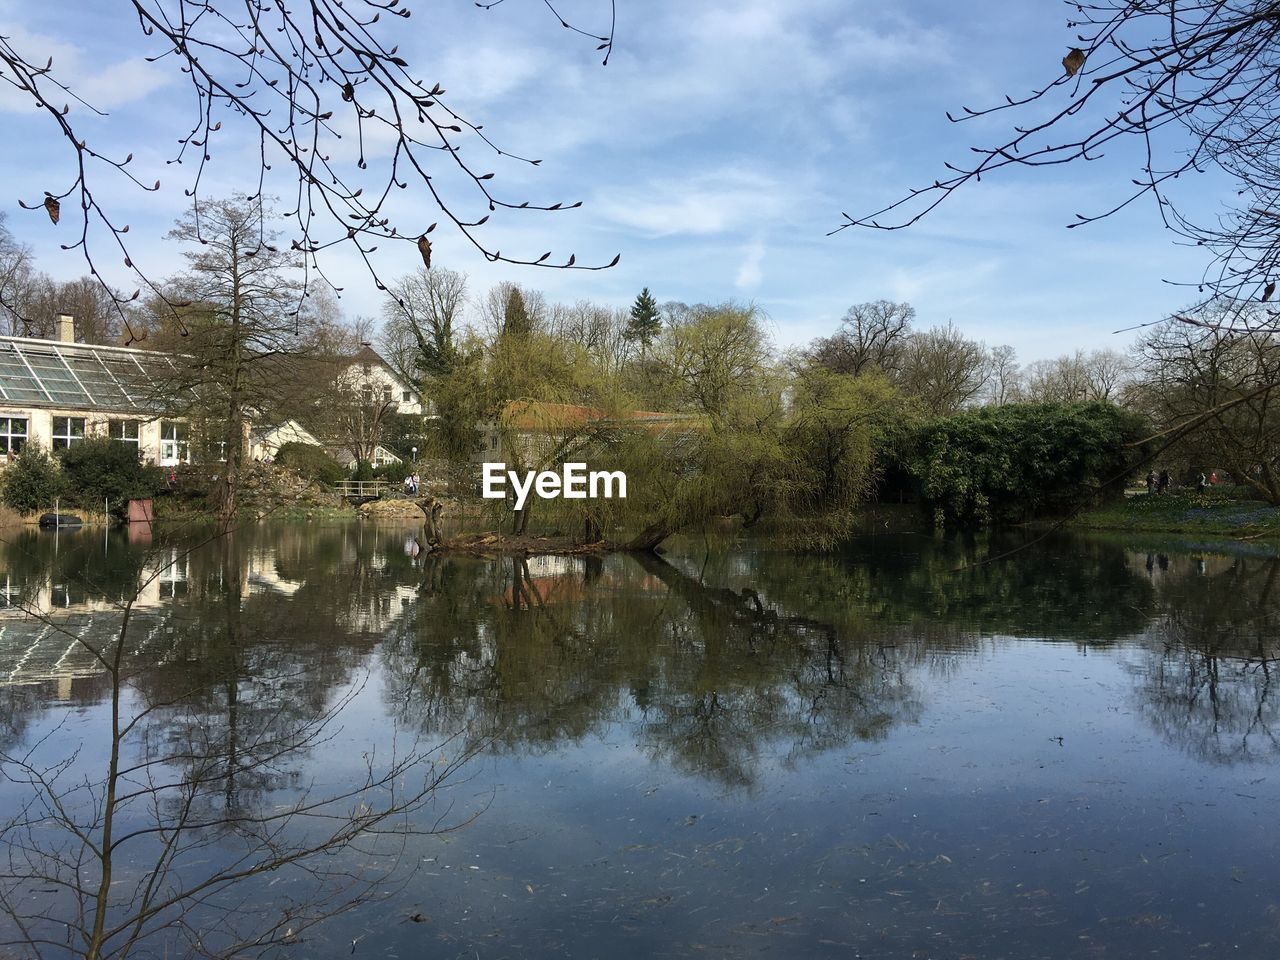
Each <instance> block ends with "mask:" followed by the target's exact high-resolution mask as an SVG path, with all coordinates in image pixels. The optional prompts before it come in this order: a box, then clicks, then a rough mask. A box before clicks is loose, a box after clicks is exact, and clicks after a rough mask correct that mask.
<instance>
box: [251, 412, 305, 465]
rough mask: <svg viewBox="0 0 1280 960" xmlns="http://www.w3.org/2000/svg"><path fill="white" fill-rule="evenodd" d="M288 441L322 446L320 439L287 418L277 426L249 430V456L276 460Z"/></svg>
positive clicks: (257, 458) (256, 458) (255, 458)
mask: <svg viewBox="0 0 1280 960" xmlns="http://www.w3.org/2000/svg"><path fill="white" fill-rule="evenodd" d="M286 443H305V444H307V445H308V446H311V447H319V446H322V444H321V443H320V441H319V440H317V439H316V438H315V436H313V435H312V433H311V432H310V431H309V430H307V428H306V427H304V426H303V425H302V424H300V423H298V421H296V420H286V421H285V422H284V423H280V424H276V425H275V426H271V427H268V426H263V427H259V428H256V429H251V430H250V431H249V457H250V458H251V459H253V460H266V459H267V458H268V457H270V458H271V459H272V460H274V459H275V458H276V456H277V454H279V453H280V448H281V447H282V446H284V445H285V444H286Z"/></svg>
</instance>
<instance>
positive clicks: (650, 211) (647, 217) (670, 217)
mask: <svg viewBox="0 0 1280 960" xmlns="http://www.w3.org/2000/svg"><path fill="white" fill-rule="evenodd" d="M782 207H783V203H782V197H781V196H780V187H779V184H778V183H777V182H776V181H774V180H773V179H772V178H770V177H767V176H764V175H762V174H759V173H755V172H752V171H749V170H740V169H734V168H727V169H722V170H719V171H715V172H712V173H708V174H705V175H702V176H698V177H693V178H689V179H661V180H651V181H649V182H648V183H647V184H645V185H643V186H640V187H633V188H630V189H626V188H624V189H623V190H622V191H621V192H617V193H614V194H612V195H609V196H605V197H599V198H597V199H596V200H594V201H593V203H592V209H593V211H594V212H596V213H597V214H599V215H600V216H603V217H605V218H606V219H608V220H611V221H613V222H614V223H615V224H617V225H619V226H622V227H627V228H630V229H633V230H640V231H642V232H644V233H646V234H648V235H650V236H651V237H670V236H680V235H686V236H687V235H695V236H708V235H712V234H719V233H725V232H728V231H730V230H735V229H740V228H742V227H746V226H751V225H756V224H759V223H761V222H762V221H766V220H769V219H771V218H772V217H774V216H777V214H778V213H779V212H780V211H781V210H782Z"/></svg>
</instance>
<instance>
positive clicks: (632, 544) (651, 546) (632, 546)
mask: <svg viewBox="0 0 1280 960" xmlns="http://www.w3.org/2000/svg"><path fill="white" fill-rule="evenodd" d="M673 533H675V531H674V530H672V529H671V528H670V527H669V526H668V525H667V524H665V523H653V524H650V525H649V526H647V527H645V528H644V529H643V530H641V531H640V532H639V533H638V534H636V535H635V536H634V537H632V538H631V540H630V541H628V543H627V545H626V549H628V550H636V551H643V552H648V553H652V552H653V551H654V550H656V549H657V548H658V544H660V543H662V541H663V540H665V539H667V537H669V536H671V534H673Z"/></svg>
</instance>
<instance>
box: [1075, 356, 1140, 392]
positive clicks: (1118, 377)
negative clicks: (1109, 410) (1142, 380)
mask: <svg viewBox="0 0 1280 960" xmlns="http://www.w3.org/2000/svg"><path fill="white" fill-rule="evenodd" d="M1084 369H1085V377H1086V379H1087V380H1088V384H1089V387H1088V390H1089V399H1090V400H1104V401H1107V402H1109V403H1116V402H1118V401H1119V400H1120V398H1121V396H1122V394H1123V393H1124V389H1125V387H1126V386H1127V385H1128V383H1129V380H1130V377H1131V375H1132V372H1133V365H1132V363H1130V361H1129V358H1128V357H1126V356H1125V355H1124V354H1123V353H1120V352H1119V351H1117V350H1093V351H1090V353H1089V354H1088V356H1086V357H1085V359H1084Z"/></svg>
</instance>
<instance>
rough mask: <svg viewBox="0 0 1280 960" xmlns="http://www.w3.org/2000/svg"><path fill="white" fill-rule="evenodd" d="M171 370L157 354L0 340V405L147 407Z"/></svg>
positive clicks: (152, 405)
mask: <svg viewBox="0 0 1280 960" xmlns="http://www.w3.org/2000/svg"><path fill="white" fill-rule="evenodd" d="M175 370H176V368H175V366H174V364H173V362H172V361H171V360H170V359H169V358H168V357H166V356H164V355H163V354H158V353H143V352H141V351H136V350H122V349H112V348H110V347H96V346H92V345H90V344H84V343H75V344H72V343H51V342H48V341H39V340H22V339H19V338H0V403H10V404H31V403H37V404H45V405H52V406H59V407H76V408H89V409H92V408H101V409H104V410H125V411H132V410H137V411H148V410H153V409H155V408H156V407H157V406H158V404H157V402H156V399H157V396H158V395H159V394H161V393H163V392H164V391H163V388H161V386H160V385H161V383H162V382H164V381H165V380H170V381H171V380H172V378H173V375H174V372H175Z"/></svg>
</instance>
